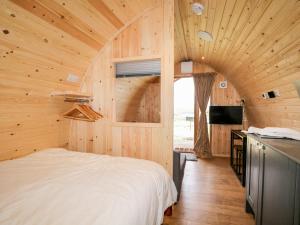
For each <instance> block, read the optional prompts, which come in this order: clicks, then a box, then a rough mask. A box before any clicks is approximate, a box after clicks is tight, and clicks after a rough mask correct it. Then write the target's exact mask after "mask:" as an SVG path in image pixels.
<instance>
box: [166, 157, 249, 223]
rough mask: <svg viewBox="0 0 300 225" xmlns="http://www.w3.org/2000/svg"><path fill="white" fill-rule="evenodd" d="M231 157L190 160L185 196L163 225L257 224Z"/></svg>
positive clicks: (183, 191) (185, 183)
mask: <svg viewBox="0 0 300 225" xmlns="http://www.w3.org/2000/svg"><path fill="white" fill-rule="evenodd" d="M244 205H245V190H244V188H243V187H242V186H241V185H240V183H239V181H238V179H237V178H236V176H235V174H234V173H233V171H232V169H231V168H230V166H229V159H226V158H215V159H212V160H198V161H197V162H192V161H188V162H187V164H186V168H185V175H184V180H183V184H182V192H181V199H180V201H179V202H178V204H177V205H175V206H174V208H173V215H172V216H171V217H165V220H164V224H163V225H254V219H253V217H252V216H251V215H249V214H247V213H245V210H244Z"/></svg>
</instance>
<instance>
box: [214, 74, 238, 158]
mask: <svg viewBox="0 0 300 225" xmlns="http://www.w3.org/2000/svg"><path fill="white" fill-rule="evenodd" d="M224 80H226V78H225V77H224V76H223V75H221V74H218V75H217V77H216V80H215V83H214V85H213V89H212V95H211V99H210V101H211V102H210V104H211V105H221V106H226V105H230V106H232V105H240V101H241V98H240V96H239V94H238V92H237V91H236V89H235V88H234V86H233V85H232V84H231V83H230V82H228V81H227V88H220V87H219V84H220V82H221V81H224ZM241 129H242V125H222V124H212V125H211V146H212V153H213V155H214V156H226V157H229V156H230V135H231V130H241Z"/></svg>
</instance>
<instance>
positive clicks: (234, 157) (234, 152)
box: [230, 130, 247, 187]
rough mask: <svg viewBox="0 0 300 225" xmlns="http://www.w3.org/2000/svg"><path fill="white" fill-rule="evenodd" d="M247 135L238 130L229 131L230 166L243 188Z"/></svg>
mask: <svg viewBox="0 0 300 225" xmlns="http://www.w3.org/2000/svg"><path fill="white" fill-rule="evenodd" d="M246 152H247V135H246V134H245V133H243V132H242V131H240V130H231V147H230V166H231V167H232V169H233V171H234V172H235V174H236V175H237V177H238V179H239V180H240V182H241V184H242V186H243V187H245V181H246V155H247V153H246Z"/></svg>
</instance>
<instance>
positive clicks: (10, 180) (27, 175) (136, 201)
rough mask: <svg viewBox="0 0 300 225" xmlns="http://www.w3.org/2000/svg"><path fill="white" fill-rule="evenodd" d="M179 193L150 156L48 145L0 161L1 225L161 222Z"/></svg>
mask: <svg viewBox="0 0 300 225" xmlns="http://www.w3.org/2000/svg"><path fill="white" fill-rule="evenodd" d="M176 196H177V191H176V188H175V185H174V183H173V181H172V179H171V178H170V176H169V175H168V174H167V172H166V171H165V169H164V168H163V167H162V166H160V165H159V164H157V163H154V162H151V161H147V160H137V159H133V158H125V157H111V156H105V155H96V154H89V153H78V152H71V151H67V150H64V149H47V150H43V151H40V152H37V153H34V154H31V155H29V156H26V157H23V158H20V159H16V160H9V161H4V162H0V224H2V225H6V224H9V225H17V224H18V225H19V224H22V225H23V224H24V225H160V224H161V223H162V220H163V213H164V210H165V209H166V208H167V207H169V206H170V205H171V204H173V203H174V202H175V201H176Z"/></svg>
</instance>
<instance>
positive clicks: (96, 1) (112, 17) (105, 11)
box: [88, 0, 124, 29]
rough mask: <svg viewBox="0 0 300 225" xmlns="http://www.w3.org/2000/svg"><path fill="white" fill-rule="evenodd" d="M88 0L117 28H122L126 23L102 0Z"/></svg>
mask: <svg viewBox="0 0 300 225" xmlns="http://www.w3.org/2000/svg"><path fill="white" fill-rule="evenodd" d="M88 2H89V3H90V4H91V5H92V6H93V7H94V8H95V9H97V10H98V12H99V13H100V14H102V15H103V16H104V17H106V18H107V19H108V20H109V21H110V22H111V24H113V25H114V26H115V27H116V28H118V29H121V28H122V27H123V26H124V23H123V22H122V21H121V20H120V19H119V18H118V17H117V16H116V15H115V14H114V13H113V12H112V10H110V9H109V8H108V7H107V6H106V4H105V3H104V2H103V1H102V0H88Z"/></svg>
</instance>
